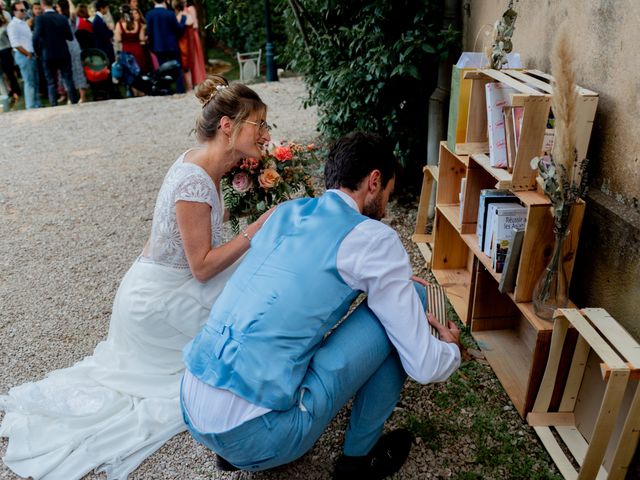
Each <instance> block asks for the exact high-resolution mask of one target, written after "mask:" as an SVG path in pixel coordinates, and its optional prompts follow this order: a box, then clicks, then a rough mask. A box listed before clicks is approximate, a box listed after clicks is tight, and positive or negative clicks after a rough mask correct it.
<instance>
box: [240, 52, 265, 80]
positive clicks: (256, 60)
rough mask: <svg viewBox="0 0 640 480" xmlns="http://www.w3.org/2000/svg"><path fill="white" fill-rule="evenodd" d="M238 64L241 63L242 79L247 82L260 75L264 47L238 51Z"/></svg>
mask: <svg viewBox="0 0 640 480" xmlns="http://www.w3.org/2000/svg"><path fill="white" fill-rule="evenodd" d="M236 56H237V58H238V65H240V81H241V82H247V81H249V80H252V79H254V78H256V77H258V76H259V75H260V60H261V58H262V49H260V50H258V51H257V52H245V53H237V54H236Z"/></svg>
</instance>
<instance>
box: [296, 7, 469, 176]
mask: <svg viewBox="0 0 640 480" xmlns="http://www.w3.org/2000/svg"><path fill="white" fill-rule="evenodd" d="M298 3H299V4H300V5H301V6H302V7H303V10H304V11H303V12H302V15H301V17H302V18H303V19H304V22H303V26H304V28H305V29H307V32H309V29H310V28H311V27H310V26H311V25H313V26H314V28H315V30H317V31H318V32H322V33H321V34H318V35H308V39H309V43H310V45H309V49H307V48H306V47H305V45H304V42H303V40H302V35H301V32H300V30H299V28H298V26H297V24H296V22H295V19H294V15H293V12H292V11H291V9H287V10H286V11H285V24H286V25H287V26H288V28H289V30H288V32H287V33H288V39H289V40H288V43H287V51H286V58H287V60H288V62H289V65H290V67H291V68H292V69H293V70H295V71H297V72H299V73H301V74H303V75H304V77H305V81H306V83H307V86H308V90H309V99H308V101H306V102H305V105H306V106H309V105H317V106H318V109H319V113H320V117H321V119H320V124H319V126H318V127H319V129H320V131H321V133H322V134H324V135H325V136H326V137H328V138H329V139H331V138H337V137H339V136H341V135H344V134H346V133H348V132H350V131H353V130H363V131H369V132H374V133H378V134H380V135H383V136H385V137H387V138H388V139H389V141H390V143H391V144H392V145H396V150H397V153H398V155H399V159H400V161H401V162H402V163H403V165H405V166H406V167H408V169H409V170H412V169H415V172H411V173H410V174H409V175H411V176H413V173H416V175H415V176H414V177H415V178H421V176H420V175H417V173H418V171H419V167H421V166H422V165H423V164H424V163H425V159H426V149H427V109H428V102H429V96H430V95H431V93H432V92H433V90H434V88H435V86H436V79H437V78H436V77H437V63H438V61H439V58H440V56H445V57H446V56H448V55H449V51H450V49H452V48H453V47H455V46H458V45H459V42H460V35H459V32H457V31H456V30H455V29H452V28H448V29H446V30H443V29H441V28H440V27H439V26H438V23H439V22H440V21H439V19H441V18H442V17H441V15H442V12H441V11H440V3H441V2H438V1H436V0H417V1H416V0H412V1H409V0H398V1H394V2H388V1H383V0H361V1H358V2H338V1H332V0H315V1H299V2H298Z"/></svg>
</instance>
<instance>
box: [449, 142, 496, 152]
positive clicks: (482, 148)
mask: <svg viewBox="0 0 640 480" xmlns="http://www.w3.org/2000/svg"><path fill="white" fill-rule="evenodd" d="M488 151H489V143H488V142H465V143H456V155H473V154H474V153H486V152H488Z"/></svg>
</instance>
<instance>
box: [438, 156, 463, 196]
mask: <svg viewBox="0 0 640 480" xmlns="http://www.w3.org/2000/svg"><path fill="white" fill-rule="evenodd" d="M464 158H465V157H459V156H457V155H456V154H454V153H452V152H451V151H450V150H449V149H448V148H447V147H446V145H443V144H440V166H439V168H438V172H439V177H438V189H437V195H436V204H440V203H443V204H447V203H449V204H450V203H458V202H459V201H460V199H459V197H458V194H459V193H460V184H461V182H462V178H463V177H465V176H466V175H467V165H466V164H465V163H464V162H463V160H462V159H464ZM467 163H468V160H467Z"/></svg>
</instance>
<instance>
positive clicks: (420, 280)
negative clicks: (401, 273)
mask: <svg viewBox="0 0 640 480" xmlns="http://www.w3.org/2000/svg"><path fill="white" fill-rule="evenodd" d="M411 280H413V281H414V282H416V283H419V284H420V285H423V286H425V287H428V286H429V285H431V284H430V283H429V282H427V281H426V280H425V279H424V278H420V277H416V276H415V275H411Z"/></svg>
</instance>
